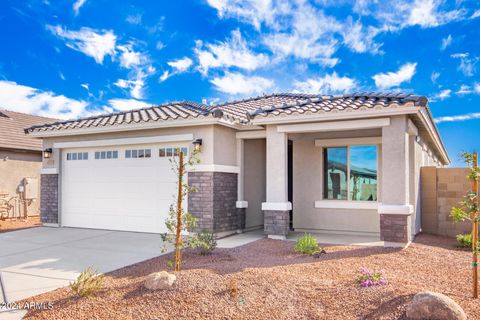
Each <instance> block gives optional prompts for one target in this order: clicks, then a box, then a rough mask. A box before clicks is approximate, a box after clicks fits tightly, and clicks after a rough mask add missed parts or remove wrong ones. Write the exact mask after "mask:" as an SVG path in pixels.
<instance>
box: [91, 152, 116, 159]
mask: <svg viewBox="0 0 480 320" xmlns="http://www.w3.org/2000/svg"><path fill="white" fill-rule="evenodd" d="M103 159H118V151H117V150H110V151H95V160H103Z"/></svg>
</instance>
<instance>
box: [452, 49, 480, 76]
mask: <svg viewBox="0 0 480 320" xmlns="http://www.w3.org/2000/svg"><path fill="white" fill-rule="evenodd" d="M450 56H451V57H452V58H454V59H459V60H460V64H459V65H458V68H457V69H458V71H460V72H461V73H463V74H464V75H465V76H467V77H471V76H473V75H474V74H475V71H476V68H477V67H476V65H477V62H478V57H470V54H469V53H468V52H466V53H455V54H452V55H450Z"/></svg>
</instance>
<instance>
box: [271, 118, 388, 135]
mask: <svg viewBox="0 0 480 320" xmlns="http://www.w3.org/2000/svg"><path fill="white" fill-rule="evenodd" d="M389 125H390V118H375V119H362V120H347V121H330V122H316V123H300V124H285V125H278V126H277V131H278V132H287V133H305V132H325V131H328V132H330V131H343V130H359V129H374V128H381V127H386V126H389Z"/></svg>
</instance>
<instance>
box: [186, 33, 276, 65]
mask: <svg viewBox="0 0 480 320" xmlns="http://www.w3.org/2000/svg"><path fill="white" fill-rule="evenodd" d="M195 55H196V56H197V58H198V60H199V66H198V69H199V71H200V72H201V73H203V74H207V72H208V70H209V69H211V68H228V67H237V68H240V69H245V70H255V69H257V68H259V67H262V66H264V65H266V64H267V63H268V62H269V59H268V57H267V56H266V55H265V54H262V53H255V52H252V51H251V50H250V49H249V48H248V45H247V42H246V41H245V40H244V39H243V38H242V35H241V33H240V30H238V29H236V30H234V31H232V35H231V38H230V39H227V40H226V41H225V42H219V43H216V44H205V45H204V44H203V43H202V42H201V41H197V44H196V48H195Z"/></svg>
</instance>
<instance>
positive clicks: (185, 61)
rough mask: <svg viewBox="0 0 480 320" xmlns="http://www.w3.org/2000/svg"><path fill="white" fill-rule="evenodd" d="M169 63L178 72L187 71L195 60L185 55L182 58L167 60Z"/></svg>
mask: <svg viewBox="0 0 480 320" xmlns="http://www.w3.org/2000/svg"><path fill="white" fill-rule="evenodd" d="M167 64H168V65H169V66H170V67H172V68H174V69H175V70H176V71H178V72H185V71H187V70H188V69H189V68H190V67H191V66H192V64H193V61H192V59H190V58H188V57H184V58H181V59H177V60H173V61H169V62H167Z"/></svg>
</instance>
